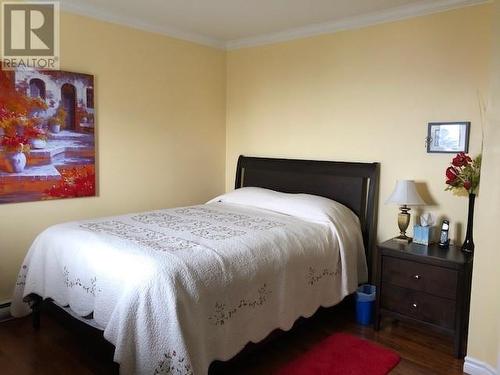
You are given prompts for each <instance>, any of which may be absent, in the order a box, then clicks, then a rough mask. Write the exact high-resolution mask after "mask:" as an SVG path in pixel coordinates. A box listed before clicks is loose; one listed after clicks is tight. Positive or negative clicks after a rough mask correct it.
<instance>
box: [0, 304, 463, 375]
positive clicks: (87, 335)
mask: <svg viewBox="0 0 500 375" xmlns="http://www.w3.org/2000/svg"><path fill="white" fill-rule="evenodd" d="M353 315H354V313H353V311H352V304H351V303H344V304H342V305H340V306H337V307H335V308H330V309H321V310H320V311H318V312H317V313H316V314H315V315H314V316H313V317H311V318H309V319H307V320H306V319H301V320H300V321H299V322H297V323H296V325H295V327H294V329H292V330H291V331H289V332H279V333H277V334H274V335H273V337H272V338H271V339H266V340H265V341H264V342H261V343H260V344H258V345H255V344H252V345H249V346H247V348H246V349H245V350H244V351H243V352H242V353H240V354H239V355H238V356H236V357H235V358H233V359H232V360H231V361H229V362H225V363H222V362H216V363H214V364H212V366H211V368H210V375H226V374H227V375H229V374H231V375H233V374H247V375H250V374H252V375H254V374H259V375H260V374H271V373H272V372H273V371H274V370H275V369H277V368H278V367H279V366H281V365H282V364H284V363H286V362H287V361H289V360H290V359H292V358H294V357H295V356H297V355H299V354H300V353H303V352H304V351H306V350H307V349H308V348H310V347H311V346H313V345H314V344H315V343H317V342H318V341H320V340H321V339H323V338H326V337H327V336H328V335H330V334H332V333H334V332H341V331H342V332H349V333H351V334H354V335H356V336H359V337H363V338H366V339H368V340H371V341H374V342H376V343H379V344H380V345H383V346H385V347H388V348H392V349H393V350H395V351H397V352H398V353H399V354H400V356H401V358H402V359H401V362H400V363H399V365H398V366H397V367H396V368H395V369H394V370H393V371H392V372H391V374H392V375H398V374H400V375H417V374H418V375H429V374H443V375H444V374H446V375H455V374H463V373H462V366H463V361H462V360H458V359H455V358H454V357H453V356H452V341H451V339H450V338H447V337H444V336H442V335H440V334H436V333H432V332H428V331H422V330H420V329H419V328H416V327H413V326H410V325H407V324H403V323H398V322H391V321H385V322H384V324H383V327H382V329H381V330H380V331H379V332H375V331H374V330H373V329H372V328H371V327H362V326H358V325H356V324H355V322H354V319H353ZM98 335H99V333H98V332H96V331H89V330H87V329H86V328H85V327H82V326H81V325H79V324H74V323H73V322H72V321H69V320H68V319H65V317H64V316H61V314H60V313H58V312H54V311H51V312H44V314H43V315H42V325H41V328H40V330H39V331H34V330H33V329H32V327H31V320H30V318H24V319H17V320H11V321H7V322H3V323H0V373H1V374H4V375H11V374H12V375H14V374H15V375H23V374H37V375H49V374H50V375H57V374H72V375H80V374H116V373H117V366H116V365H114V364H113V363H112V360H111V358H112V347H111V345H108V344H106V343H104V341H103V340H98Z"/></svg>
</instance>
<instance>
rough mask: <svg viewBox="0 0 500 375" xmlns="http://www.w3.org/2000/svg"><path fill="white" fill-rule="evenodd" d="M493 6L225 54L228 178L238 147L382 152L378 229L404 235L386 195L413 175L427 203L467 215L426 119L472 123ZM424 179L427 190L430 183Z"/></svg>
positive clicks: (320, 153) (283, 152)
mask: <svg viewBox="0 0 500 375" xmlns="http://www.w3.org/2000/svg"><path fill="white" fill-rule="evenodd" d="M490 13H491V6H476V7H470V8H465V9H460V10H455V11H450V12H446V13H440V14H435V15H431V16H426V17H419V18H413V19H410V20H406V21H401V22H394V23H388V24H383V25H378V26H373V27H368V28H363V29H359V30H353V31H346V32H340V33H336V34H331V35H324V36H317V37H312V38H307V39H301V40H295V41H291V42H286V43H280V44H275V45H269V46H262V47H256V48H247V49H241V50H235V51H231V52H229V53H228V59H227V69H228V75H227V124H226V127H227V130H226V134H227V156H226V166H227V169H226V188H227V189H229V188H231V187H232V184H233V179H234V177H233V176H234V171H235V162H236V159H237V156H238V155H239V154H245V155H266V156H279V157H296V158H311V159H327V160H347V161H378V162H381V184H380V203H381V204H380V210H379V211H380V212H379V231H378V232H379V233H378V234H379V235H378V237H379V239H380V240H383V239H387V238H389V237H391V236H393V235H395V234H397V224H396V215H397V207H394V206H385V205H384V201H385V200H386V199H387V197H388V196H389V195H390V193H391V191H392V189H393V188H394V185H395V182H396V180H397V179H415V180H417V181H419V182H423V183H425V185H426V188H427V189H424V190H421V192H422V193H423V195H424V197H425V198H426V199H427V200H428V201H430V200H432V201H434V202H435V204H434V205H433V206H429V207H426V209H427V210H431V211H434V212H437V213H438V214H444V215H447V216H448V217H449V218H450V219H451V221H452V228H451V229H452V231H451V236H452V238H453V237H456V235H457V228H456V226H457V225H459V226H462V231H461V232H462V233H463V232H465V230H464V229H463V227H464V221H465V219H466V211H467V201H466V199H463V198H458V197H455V196H453V195H452V194H450V193H449V192H445V191H444V188H445V185H444V177H443V175H444V170H445V168H446V166H447V163H448V162H449V160H450V159H451V155H450V154H444V155H439V154H427V153H426V149H425V145H424V143H425V137H426V136H427V123H428V122H431V121H454V120H457V121H458V120H468V121H471V122H472V135H471V147H470V151H471V153H472V154H476V153H478V152H479V151H480V143H481V120H480V110H479V108H480V107H479V104H478V94H480V95H481V96H482V97H485V96H486V95H487V87H488V86H487V80H488V75H487V72H488V68H489V66H488V62H489V54H490V48H489V47H490V40H491V35H490V27H489V26H490V17H489V14H490ZM426 190H427V191H426Z"/></svg>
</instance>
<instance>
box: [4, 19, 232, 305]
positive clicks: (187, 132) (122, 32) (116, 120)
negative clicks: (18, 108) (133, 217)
mask: <svg viewBox="0 0 500 375" xmlns="http://www.w3.org/2000/svg"><path fill="white" fill-rule="evenodd" d="M61 56H62V61H61V69H64V70H70V71H75V72H81V73H90V74H94V75H95V82H96V112H97V117H96V121H97V142H98V146H97V149H98V155H97V157H98V161H97V162H98V167H99V197H97V198H83V199H68V200H60V201H50V202H37V203H21V204H4V205H0V302H1V301H2V300H6V299H9V298H10V296H11V292H12V289H13V286H14V281H15V278H16V275H17V272H18V270H19V266H20V265H21V262H22V260H23V258H24V256H25V254H26V251H27V249H28V248H29V245H30V243H31V242H32V240H33V239H34V237H35V236H36V235H37V234H38V233H39V232H40V231H42V230H43V229H45V228H46V227H48V226H49V225H52V224H55V223H59V222H64V221H69V220H76V219H81V218H90V217H96V216H103V215H113V214H118V213H125V212H132V211H138V210H147V209H153V208H161V207H169V206H176V205H185V204H192V203H199V202H203V201H205V200H207V199H208V198H210V197H213V196H214V195H216V194H220V192H221V191H222V190H223V189H224V157H225V151H224V150H225V133H224V132H225V130H224V129H225V53H224V52H223V51H219V50H215V49H212V48H208V47H203V46H199V45H196V44H193V43H188V42H183V41H179V40H175V39H171V38H167V37H164V36H160V35H155V34H151V33H146V32H141V31H137V30H134V29H130V28H126V27H121V26H117V25H113V24H110V23H104V22H100V21H94V20H91V19H89V18H85V17H79V16H75V15H70V14H63V15H62V19H61Z"/></svg>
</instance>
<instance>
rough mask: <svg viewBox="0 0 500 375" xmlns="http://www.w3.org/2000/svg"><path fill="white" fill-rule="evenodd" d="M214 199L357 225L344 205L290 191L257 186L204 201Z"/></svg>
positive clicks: (356, 220)
mask: <svg viewBox="0 0 500 375" xmlns="http://www.w3.org/2000/svg"><path fill="white" fill-rule="evenodd" d="M214 202H223V203H234V204H241V205H245V206H252V207H257V208H263V209H266V210H271V211H275V212H279V213H282V214H285V215H290V216H295V217H299V218H301V219H304V220H308V221H314V222H323V223H332V222H336V221H338V220H339V219H344V220H345V219H348V220H349V221H353V222H355V223H356V224H357V225H359V219H358V217H357V216H356V215H355V214H354V212H352V211H351V210H350V209H349V208H347V207H346V206H344V205H343V204H341V203H339V202H336V201H334V200H331V199H328V198H324V197H320V196H317V195H311V194H289V193H281V192H277V191H274V190H269V189H263V188H258V187H244V188H240V189H236V190H233V191H231V192H229V193H227V194H222V195H220V196H218V197H216V198H214V199H212V200H210V201H209V202H207V203H214Z"/></svg>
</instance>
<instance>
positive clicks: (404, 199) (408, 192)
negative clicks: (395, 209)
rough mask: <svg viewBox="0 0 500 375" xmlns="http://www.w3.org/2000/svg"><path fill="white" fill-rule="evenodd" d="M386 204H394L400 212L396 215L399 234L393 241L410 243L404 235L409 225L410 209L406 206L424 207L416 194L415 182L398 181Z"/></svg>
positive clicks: (408, 238) (409, 239)
mask: <svg viewBox="0 0 500 375" xmlns="http://www.w3.org/2000/svg"><path fill="white" fill-rule="evenodd" d="M385 203H386V204H387V203H395V204H398V205H399V206H400V207H399V209H400V210H401V212H400V213H399V214H398V226H399V231H400V234H399V236H397V237H395V238H394V239H395V240H397V241H401V242H410V241H411V238H410V237H408V236H407V235H406V229H408V225H409V224H410V213H409V212H408V211H410V207H408V206H421V205H424V204H425V202H424V200H423V199H422V198H421V197H420V195H419V194H418V193H417V189H416V186H415V181H413V180H398V181H397V182H396V187H395V188H394V191H393V192H392V194H391V196H390V197H389V199H387V201H386V202H385Z"/></svg>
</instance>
